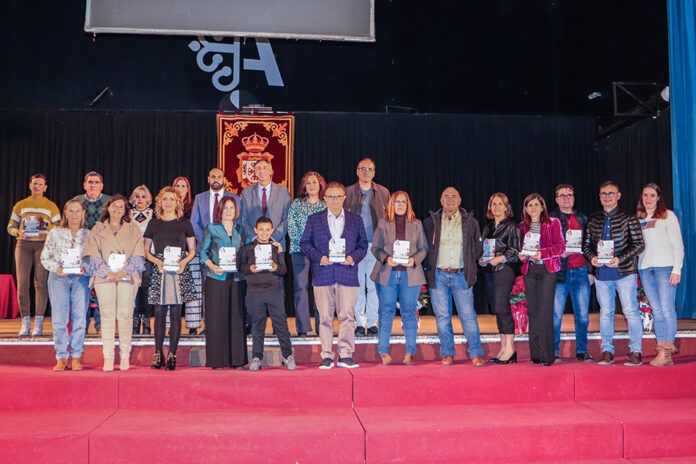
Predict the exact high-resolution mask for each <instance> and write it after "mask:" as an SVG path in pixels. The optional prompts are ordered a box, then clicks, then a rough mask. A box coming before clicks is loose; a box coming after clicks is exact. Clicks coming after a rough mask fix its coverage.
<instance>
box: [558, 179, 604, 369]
mask: <svg viewBox="0 0 696 464" xmlns="http://www.w3.org/2000/svg"><path fill="white" fill-rule="evenodd" d="M556 204H557V205H558V208H557V209H556V210H555V211H553V212H551V214H550V216H551V217H555V218H557V219H558V220H559V221H561V227H562V228H563V236H564V237H565V239H566V251H565V252H564V253H563V254H562V255H561V264H562V266H563V267H562V268H561V270H560V271H559V272H558V274H556V276H557V278H556V296H555V298H554V305H553V335H554V350H555V356H556V361H555V362H560V360H561V354H560V341H561V322H563V311H564V310H565V306H566V300H567V299H568V296H570V302H571V304H572V305H573V314H574V316H575V358H576V359H577V360H578V361H585V362H592V361H594V360H593V359H592V356H590V354H589V353H588V352H587V326H588V324H589V310H590V276H589V269H588V265H587V261H585V257H584V256H583V255H582V252H578V251H575V252H569V251H568V244H569V243H570V240H569V238H571V235H572V234H580V235H581V236H582V231H583V230H585V226H587V216H586V215H585V214H583V213H581V212H580V211H578V210H576V209H575V208H574V206H575V189H574V188H573V186H572V185H570V184H559V185H557V186H556ZM569 230H570V231H571V232H568V231H569ZM572 231H575V232H572ZM571 251H572V250H571Z"/></svg>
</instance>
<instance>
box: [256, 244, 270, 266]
mask: <svg viewBox="0 0 696 464" xmlns="http://www.w3.org/2000/svg"><path fill="white" fill-rule="evenodd" d="M254 258H255V262H254V264H256V269H258V270H259V271H270V270H271V269H272V267H273V245H271V244H266V243H263V244H262V243H259V244H258V245H256V246H255V247H254Z"/></svg>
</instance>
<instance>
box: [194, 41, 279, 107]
mask: <svg viewBox="0 0 696 464" xmlns="http://www.w3.org/2000/svg"><path fill="white" fill-rule="evenodd" d="M248 40H253V41H254V43H255V44H256V51H257V53H258V55H259V57H258V58H244V60H242V56H241V45H240V43H239V38H235V39H234V43H224V42H222V37H214V38H213V42H210V41H208V40H206V38H205V37H203V36H198V37H197V40H192V41H191V42H190V43H189V48H190V49H191V50H192V51H194V52H196V64H198V67H199V68H200V69H201V70H202V71H205V72H207V73H213V75H212V77H211V80H212V83H213V87H215V88H216V89H217V90H219V91H220V92H225V93H227V92H230V102H231V103H232V104H233V105H234V106H235V107H236V108H240V106H239V89H238V88H237V87H238V86H239V84H240V82H241V70H242V69H244V70H245V71H261V72H263V73H264V75H265V76H266V83H267V84H268V85H269V86H271V87H285V84H283V78H282V77H281V76H280V70H279V69H278V63H276V59H275V56H274V55H273V48H271V44H270V42H269V41H268V39H248ZM208 54H212V55H210V57H209V58H208V57H207V55H208ZM225 58H228V61H229V62H230V63H229V64H230V65H231V67H230V66H228V65H227V64H224V62H225ZM223 64H224V65H223Z"/></svg>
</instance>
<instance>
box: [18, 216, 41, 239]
mask: <svg viewBox="0 0 696 464" xmlns="http://www.w3.org/2000/svg"><path fill="white" fill-rule="evenodd" d="M45 229H46V227H45V225H44V223H43V221H42V220H41V218H39V217H38V216H26V217H25V218H24V219H23V220H22V232H24V237H25V238H36V237H38V236H39V235H41V231H42V230H45Z"/></svg>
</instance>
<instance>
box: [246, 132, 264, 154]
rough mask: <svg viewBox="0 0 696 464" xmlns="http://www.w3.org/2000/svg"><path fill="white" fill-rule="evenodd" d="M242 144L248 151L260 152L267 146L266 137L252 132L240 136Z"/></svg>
mask: <svg viewBox="0 0 696 464" xmlns="http://www.w3.org/2000/svg"><path fill="white" fill-rule="evenodd" d="M242 145H244V148H245V149H246V150H247V151H248V152H250V153H261V152H263V151H264V150H265V149H266V147H267V146H268V139H267V138H266V137H261V136H260V135H258V134H257V133H256V132H254V135H250V136H248V137H243V138H242Z"/></svg>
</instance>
